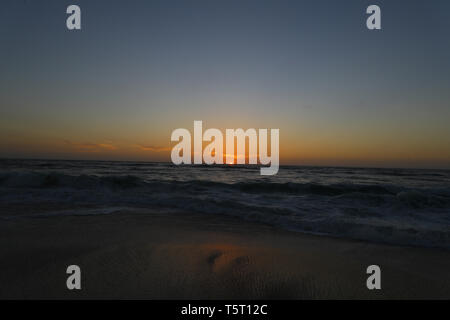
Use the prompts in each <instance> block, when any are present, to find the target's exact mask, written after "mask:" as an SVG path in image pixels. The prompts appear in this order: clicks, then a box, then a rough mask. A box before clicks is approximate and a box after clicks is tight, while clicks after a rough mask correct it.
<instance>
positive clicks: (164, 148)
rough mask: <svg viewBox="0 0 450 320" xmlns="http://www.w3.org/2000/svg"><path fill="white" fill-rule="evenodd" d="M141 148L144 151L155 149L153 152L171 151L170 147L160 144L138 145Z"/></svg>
mask: <svg viewBox="0 0 450 320" xmlns="http://www.w3.org/2000/svg"><path fill="white" fill-rule="evenodd" d="M136 146H137V147H138V148H139V149H141V150H142V151H153V152H162V151H169V150H170V148H169V147H159V146H145V145H142V144H138V145H136Z"/></svg>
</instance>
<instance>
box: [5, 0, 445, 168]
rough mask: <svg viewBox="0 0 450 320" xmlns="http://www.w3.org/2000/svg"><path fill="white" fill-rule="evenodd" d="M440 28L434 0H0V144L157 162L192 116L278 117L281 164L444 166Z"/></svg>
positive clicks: (15, 153) (269, 122)
mask: <svg viewBox="0 0 450 320" xmlns="http://www.w3.org/2000/svg"><path fill="white" fill-rule="evenodd" d="M70 4H78V5H79V6H80V7H81V10H82V30H81V31H69V30H67V29H66V26H65V23H66V17H67V14H66V13H65V11H66V7H67V6H68V5H70ZM370 4H378V5H379V6H380V7H381V10H382V30H380V31H369V30H368V29H367V28H366V26H365V21H366V18H367V15H366V14H365V10H366V8H367V6H368V5H370ZM449 34H450V1H447V0H442V1H412V0H409V1H361V0H360V1H357V0H354V1H335V0H329V1H320V0H319V1H317V0H315V1H300V0H296V1H283V0H277V1H275V0H273V1H263V0H257V1H247V0H238V1H237V0H226V1H224V0H205V1H197V0H183V1H172V0H163V1H151V0H147V1H135V0H133V1H111V0H109V1H99V0H89V1H75V0H74V1H63V0H54V1H44V0H43V1H32V0H28V1H24V0H6V1H2V5H1V9H0V47H1V50H0V157H9V158H11V157H26V158H30V157H32V158H57V159H115V160H148V161H170V151H169V150H170V147H171V146H173V144H171V142H170V134H171V132H172V130H174V129H176V128H188V129H189V130H190V131H191V132H192V130H193V121H194V120H203V123H204V127H206V128H220V129H225V128H239V127H242V128H244V129H245V128H279V129H280V157H281V163H282V164H283V163H284V164H310V165H351V166H383V167H385V166H387V167H441V168H450V41H449Z"/></svg>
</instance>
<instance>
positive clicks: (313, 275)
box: [0, 212, 450, 299]
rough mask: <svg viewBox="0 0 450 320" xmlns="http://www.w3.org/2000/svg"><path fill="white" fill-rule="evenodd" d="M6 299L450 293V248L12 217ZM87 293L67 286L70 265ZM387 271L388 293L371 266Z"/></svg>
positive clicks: (127, 217)
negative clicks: (372, 285)
mask: <svg viewBox="0 0 450 320" xmlns="http://www.w3.org/2000/svg"><path fill="white" fill-rule="evenodd" d="M0 261H1V273H0V298H3V299H4V298H19V299H22V298H26V299H28V298H44V299H46V298H120V299H132V298H134V299H136V298H137V299H141V298H142V299H179V298H180V299H200V298H206V299H229V298H234V299H240V298H258V299H284V298H286V299H305V298H306V299H311V298H312V299H329V298H331V299H347V298H350V299H353V298H364V299H365V298H370V299H371V298H387V299H389V298H400V299H402V298H425V299H427V298H447V299H448V298H450V272H449V270H450V252H449V251H446V250H438V249H424V248H409V247H397V246H388V245H380V244H368V243H365V242H359V241H347V240H342V239H334V238H329V237H322V236H312V235H306V234H300V233H293V232H286V231H282V230H278V229H274V228H272V227H269V226H265V225H261V224H253V223H245V222H242V221H240V220H237V219H233V218H226V217H210V216H205V215H194V214H176V215H171V216H170V217H168V216H166V215H160V214H157V213H146V214H142V213H129V212H128V213H125V212H124V213H119V214H110V215H103V216H67V217H42V218H21V219H13V220H2V221H1V222H0ZM70 264H76V265H79V266H80V267H81V270H82V290H80V291H69V290H67V288H66V277H67V275H66V268H67V266H68V265H70ZM371 264H377V265H379V266H380V267H381V269H382V290H378V291H369V290H368V289H367V288H366V278H367V275H366V268H367V266H368V265H371Z"/></svg>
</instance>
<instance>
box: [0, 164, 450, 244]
mask: <svg viewBox="0 0 450 320" xmlns="http://www.w3.org/2000/svg"><path fill="white" fill-rule="evenodd" d="M0 201H1V204H2V207H3V208H14V206H22V207H23V206H25V207H30V208H31V207H33V208H42V210H38V211H37V212H38V213H39V215H42V214H44V215H64V214H70V215H72V214H73V215H78V214H79V215H85V214H107V213H112V212H116V211H121V210H128V209H130V210H134V209H136V208H139V209H141V208H152V209H155V208H156V209H157V210H158V211H159V212H167V214H170V213H172V212H175V211H180V212H201V213H206V214H224V215H233V216H237V217H240V218H242V219H246V220H252V221H261V222H264V223H269V224H271V225H274V226H278V227H281V228H284V229H288V230H295V231H303V232H310V233H315V234H328V235H333V236H339V237H344V238H352V239H362V240H368V241H376V242H387V243H393V244H402V245H418V246H436V247H444V248H450V171H448V170H416V169H363V168H332V167H296V166H288V167H281V168H280V170H279V173H278V174H277V175H275V176H261V175H260V174H259V167H250V166H174V165H172V164H167V163H140V162H105V161H46V160H0ZM48 204H57V205H62V206H65V207H66V208H72V209H68V210H52V209H51V208H52V206H48ZM53 207H54V206H53ZM16 211H17V210H16ZM32 212H36V210H34V211H33V210H30V212H28V211H27V210H22V211H21V212H20V213H18V212H15V213H14V211H11V212H9V211H8V210H5V212H3V213H2V214H1V217H2V219H14V218H16V217H17V216H19V215H20V216H23V215H33V214H37V213H32ZM0 223H1V220H0Z"/></svg>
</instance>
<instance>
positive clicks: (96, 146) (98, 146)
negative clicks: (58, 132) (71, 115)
mask: <svg viewBox="0 0 450 320" xmlns="http://www.w3.org/2000/svg"><path fill="white" fill-rule="evenodd" d="M64 142H65V143H66V144H68V145H70V146H73V147H75V148H77V149H81V150H82V151H93V152H95V151H100V150H116V149H117V147H116V146H115V145H113V144H111V143H79V142H71V141H68V140H65V141H64Z"/></svg>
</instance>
